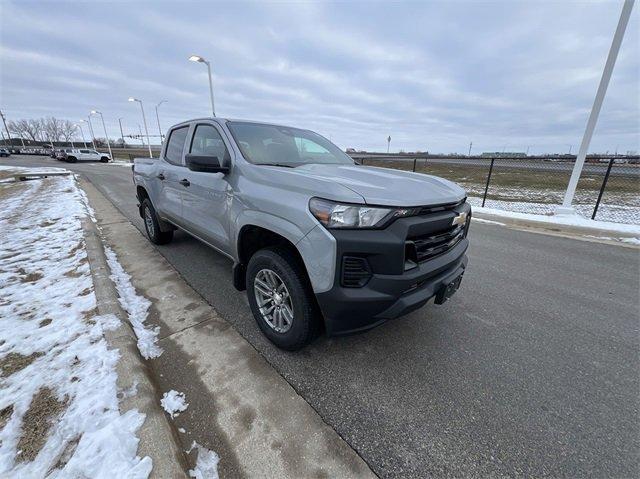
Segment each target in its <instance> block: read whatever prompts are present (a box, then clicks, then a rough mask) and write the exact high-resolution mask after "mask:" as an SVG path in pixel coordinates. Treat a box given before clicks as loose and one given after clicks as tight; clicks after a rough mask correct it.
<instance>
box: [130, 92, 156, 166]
mask: <svg viewBox="0 0 640 479" xmlns="http://www.w3.org/2000/svg"><path fill="white" fill-rule="evenodd" d="M129 101H137V102H138V103H140V110H141V111H142V121H143V122H144V131H145V133H146V134H147V146H148V147H149V158H153V153H151V138H149V128H147V117H146V116H144V108H143V106H142V101H141V100H138V99H137V98H133V97H129Z"/></svg>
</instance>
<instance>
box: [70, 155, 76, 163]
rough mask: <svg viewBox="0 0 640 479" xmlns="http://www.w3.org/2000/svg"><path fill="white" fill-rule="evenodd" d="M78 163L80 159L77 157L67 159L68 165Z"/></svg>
mask: <svg viewBox="0 0 640 479" xmlns="http://www.w3.org/2000/svg"><path fill="white" fill-rule="evenodd" d="M76 161H78V159H77V158H76V157H75V156H70V157H69V158H67V162H68V163H75V162H76Z"/></svg>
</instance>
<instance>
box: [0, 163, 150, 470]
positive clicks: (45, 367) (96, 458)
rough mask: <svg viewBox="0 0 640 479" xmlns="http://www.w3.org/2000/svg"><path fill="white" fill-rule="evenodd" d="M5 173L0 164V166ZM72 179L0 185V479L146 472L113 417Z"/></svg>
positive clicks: (132, 428) (112, 378) (105, 351)
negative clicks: (3, 478) (1, 478)
mask: <svg viewBox="0 0 640 479" xmlns="http://www.w3.org/2000/svg"><path fill="white" fill-rule="evenodd" d="M3 170H4V168H3ZM86 215H87V212H86V209H85V207H84V205H83V198H82V195H81V194H80V191H79V189H78V187H77V185H76V182H75V179H74V177H73V176H63V177H51V178H47V179H42V180H32V181H26V182H20V183H13V184H3V185H1V186H0V318H2V320H1V321H0V367H1V370H0V428H1V430H0V476H2V477H45V476H46V477H51V478H57V477H60V478H61V477H91V478H102V477H104V478H112V477H130V478H146V477H148V476H149V474H150V472H151V469H152V463H151V459H150V458H149V457H145V458H140V457H138V456H137V455H136V452H137V448H138V442H139V439H138V438H137V437H136V432H137V430H138V429H139V427H140V426H141V425H142V423H143V421H144V419H145V415H144V414H142V413H140V412H138V411H137V410H129V411H127V412H126V413H124V414H121V413H120V411H119V408H118V398H117V394H118V390H117V386H116V380H117V375H116V369H115V368H116V364H117V362H118V359H119V353H118V351H117V350H114V349H109V347H108V345H107V342H106V340H105V339H104V336H103V332H104V331H105V330H108V329H113V328H116V327H117V326H118V325H119V320H118V319H117V318H116V317H115V316H99V315H97V311H96V309H95V308H96V297H95V294H94V289H93V283H92V280H91V273H90V269H89V264H88V261H87V253H86V250H85V244H84V237H83V231H82V226H81V219H82V218H83V217H85V216H86Z"/></svg>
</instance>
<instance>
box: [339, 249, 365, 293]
mask: <svg viewBox="0 0 640 479" xmlns="http://www.w3.org/2000/svg"><path fill="white" fill-rule="evenodd" d="M370 277H371V270H370V268H369V264H368V263H367V260H366V259H365V258H358V257H357V256H344V257H343V258H342V286H344V287H345V288H361V287H363V286H364V285H365V284H367V281H369V278H370Z"/></svg>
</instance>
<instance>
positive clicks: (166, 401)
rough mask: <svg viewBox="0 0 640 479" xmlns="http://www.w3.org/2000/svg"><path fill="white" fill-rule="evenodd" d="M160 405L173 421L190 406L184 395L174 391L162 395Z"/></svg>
mask: <svg viewBox="0 0 640 479" xmlns="http://www.w3.org/2000/svg"><path fill="white" fill-rule="evenodd" d="M160 405H161V406H162V409H164V410H165V411H166V412H167V413H168V414H169V416H171V419H173V418H174V417H176V416H178V415H179V414H180V413H181V412H183V411H186V410H187V407H188V406H189V404H188V403H187V401H186V398H185V396H184V393H181V392H178V391H174V390H173V389H172V390H171V391H169V392H168V393H164V394H163V395H162V399H161V400H160Z"/></svg>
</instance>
